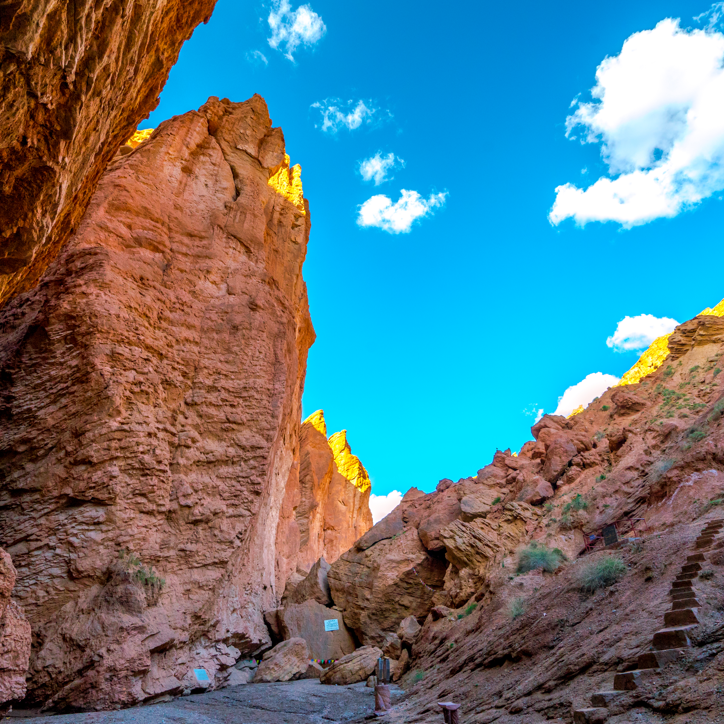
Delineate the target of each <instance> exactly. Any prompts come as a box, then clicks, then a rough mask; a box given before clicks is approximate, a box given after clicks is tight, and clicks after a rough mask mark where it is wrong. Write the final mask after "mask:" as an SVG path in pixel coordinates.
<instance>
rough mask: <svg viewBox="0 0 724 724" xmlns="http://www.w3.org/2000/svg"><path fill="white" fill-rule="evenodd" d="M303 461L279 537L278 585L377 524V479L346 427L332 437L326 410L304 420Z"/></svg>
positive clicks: (287, 500)
mask: <svg viewBox="0 0 724 724" xmlns="http://www.w3.org/2000/svg"><path fill="white" fill-rule="evenodd" d="M300 441H301V442H300V457H299V464H298V465H297V464H295V465H294V466H293V468H292V472H291V475H290V478H289V482H288V484H287V490H286V494H285V497H284V504H283V507H282V514H281V520H280V524H279V532H278V539H277V550H278V555H279V558H278V561H277V580H278V584H277V587H278V588H280V589H281V588H282V587H283V583H284V581H286V580H287V579H288V577H289V576H290V574H292V573H294V572H295V570H296V569H297V568H301V569H303V570H305V571H309V569H310V568H311V567H312V566H313V565H314V563H315V562H316V561H317V560H319V558H321V557H324V558H325V559H326V561H327V562H328V563H333V562H334V561H336V560H337V559H338V558H339V557H340V555H342V553H344V552H345V551H346V550H348V549H349V548H351V547H352V545H353V544H354V542H355V541H356V540H357V539H358V538H360V537H361V536H362V535H364V534H365V533H366V532H367V531H368V530H369V529H370V528H371V527H372V513H371V512H370V506H369V500H370V489H371V483H370V479H369V475H368V474H367V471H366V470H365V468H364V466H363V465H362V463H361V462H360V460H359V458H358V457H357V456H356V455H353V454H352V450H351V448H350V446H349V443H348V442H347V436H346V431H344V430H343V431H342V432H338V433H336V434H334V435H332V436H331V437H330V438H329V440H327V424H326V422H325V420H324V413H323V411H322V410H318V411H317V412H315V413H314V414H312V415H310V416H309V417H308V418H307V419H306V420H305V421H304V423H303V424H302V427H301V434H300Z"/></svg>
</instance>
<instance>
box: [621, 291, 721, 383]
mask: <svg viewBox="0 0 724 724" xmlns="http://www.w3.org/2000/svg"><path fill="white" fill-rule="evenodd" d="M702 315H707V316H711V317H724V299H722V300H721V302H719V304H717V305H716V307H714V308H713V309H712V308H711V307H707V308H706V309H704V310H703V311H701V312H699V314H697V315H696V316H697V317H700V316H702ZM670 336H671V333H669V334H665V335H663V336H662V337H658V338H657V339H655V340H654V341H653V342H652V343H651V346H650V347H649V348H648V349H647V350H646V351H645V352H644V353H643V354H642V355H641V357H639V360H638V362H637V363H636V364H635V365H634V366H633V367H632V368H631V369H630V370H629V371H628V372H627V373H626V374H625V375H624V376H623V377H622V378H621V381H620V382H619V383H618V386H619V387H621V386H623V385H634V384H636V383H637V382H641V380H642V379H643V378H644V377H647V376H648V375H650V374H651V373H652V372H656V370H657V369H659V367H661V365H662V364H664V361H665V360H666V358H667V357H668V356H669V337H670Z"/></svg>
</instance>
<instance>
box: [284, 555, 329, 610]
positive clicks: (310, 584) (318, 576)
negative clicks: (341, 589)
mask: <svg viewBox="0 0 724 724" xmlns="http://www.w3.org/2000/svg"><path fill="white" fill-rule="evenodd" d="M329 567H330V566H329V563H327V561H325V560H324V556H322V557H321V558H320V559H319V560H318V561H317V562H316V563H315V564H314V565H313V566H312V569H311V570H310V571H309V573H308V574H307V577H306V578H305V579H304V580H303V581H301V583H298V584H297V586H296V587H295V589H294V592H293V593H292V594H291V596H290V597H289V603H304V601H307V600H312V601H316V602H317V603H321V604H322V606H331V605H332V594H331V592H330V590H329V581H328V580H327V572H328V571H329Z"/></svg>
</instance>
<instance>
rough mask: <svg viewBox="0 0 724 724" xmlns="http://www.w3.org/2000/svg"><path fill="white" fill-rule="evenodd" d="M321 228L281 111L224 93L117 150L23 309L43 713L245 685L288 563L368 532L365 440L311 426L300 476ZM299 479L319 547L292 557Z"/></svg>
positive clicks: (1, 379)
mask: <svg viewBox="0 0 724 724" xmlns="http://www.w3.org/2000/svg"><path fill="white" fill-rule="evenodd" d="M126 150H130V149H126ZM309 231H310V217H309V208H308V204H307V202H306V200H304V198H303V195H302V188H301V180H300V169H299V167H298V166H296V167H291V168H290V166H289V158H288V156H286V155H285V149H284V138H283V135H282V132H281V130H280V129H278V128H272V124H271V120H270V119H269V115H268V112H267V108H266V105H265V103H264V101H263V100H262V99H261V98H260V97H259V96H255V97H254V98H252V99H251V100H249V101H247V102H245V103H240V104H234V103H230V102H229V101H226V100H224V101H219V100H218V99H215V98H212V99H210V100H209V101H208V102H207V103H206V104H205V105H204V106H203V107H202V108H201V109H200V110H199V111H198V112H191V113H187V114H185V115H183V116H180V117H177V118H174V119H172V120H170V121H167V122H165V123H163V124H162V125H161V126H160V127H159V128H158V129H156V131H155V132H154V133H153V135H152V136H151V138H150V139H149V140H147V141H146V142H144V143H141V144H140V145H138V146H137V147H136V148H135V150H132V151H131V152H130V153H125V154H119V155H118V157H117V158H116V160H115V161H114V162H113V164H112V165H111V166H110V167H109V169H108V171H107V172H106V174H105V175H104V177H103V179H102V181H101V183H100V184H99V186H98V190H97V192H96V194H95V195H94V197H93V200H92V202H91V205H90V207H89V209H88V212H87V214H86V215H85V217H84V219H83V221H82V223H81V225H80V227H79V229H78V231H77V233H76V234H75V235H74V236H73V237H71V239H70V240H69V242H68V244H67V245H66V247H65V248H64V249H63V251H62V252H61V254H60V255H59V256H58V258H57V259H56V260H55V261H54V262H53V263H52V264H51V266H50V267H49V269H48V270H47V272H46V273H45V274H44V276H43V278H42V279H41V281H40V284H39V286H38V287H37V288H35V289H33V290H31V291H29V292H26V293H23V294H21V295H19V296H18V297H16V298H15V299H14V300H12V301H11V302H10V303H9V304H8V305H7V306H6V307H5V309H4V310H3V311H2V313H1V314H0V417H1V418H2V420H3V424H2V428H1V429H0V480H2V483H0V544H2V545H3V546H4V547H6V548H7V550H8V552H9V553H10V555H11V556H12V558H13V561H14V563H15V566H16V568H17V571H18V579H17V584H16V595H17V597H18V599H19V600H20V601H21V602H22V605H23V606H24V609H25V611H26V614H27V616H28V619H29V620H30V622H31V624H32V628H33V636H34V651H33V657H32V661H31V666H30V674H29V681H28V684H29V701H33V702H40V703H43V704H45V705H47V706H49V707H52V708H56V709H62V708H68V707H72V708H99V707H112V706H119V705H120V706H126V705H130V704H134V703H138V702H141V701H147V700H151V699H153V698H155V697H159V696H162V695H165V694H175V693H180V692H182V691H189V690H193V689H196V688H206V687H209V686H211V687H216V686H221V685H224V683H225V682H226V681H228V679H229V676H230V674H232V673H233V671H234V670H233V668H232V667H233V666H234V664H235V663H236V662H237V660H239V659H241V658H243V657H244V656H248V655H249V654H251V653H254V652H256V651H258V650H260V649H262V648H264V647H267V646H269V645H270V638H269V633H268V631H267V628H266V625H265V624H264V621H263V612H264V611H265V610H268V609H273V608H274V607H275V606H276V605H278V602H279V600H280V597H281V594H282V591H283V587H284V583H285V574H282V573H280V568H279V561H280V560H282V559H283V560H284V561H285V564H284V565H285V566H287V568H288V569H291V570H294V569H295V568H297V566H298V564H301V566H302V567H305V566H306V568H308V567H309V561H310V560H312V558H314V559H315V560H316V557H318V556H319V555H321V554H322V553H324V554H329V555H330V556H332V557H334V556H335V555H338V553H339V551H340V549H341V547H343V546H345V545H346V544H347V541H349V540H353V539H354V538H355V537H356V536H357V535H358V534H359V533H361V532H363V531H364V530H366V528H367V527H369V524H370V523H371V521H370V520H369V508H368V507H367V500H368V497H369V488H368V487H367V488H365V487H364V485H362V484H360V483H359V481H358V480H357V478H356V477H355V474H353V473H354V471H352V469H351V468H350V470H348V471H347V472H346V474H347V475H348V476H349V477H347V478H345V477H344V475H342V473H341V472H340V470H341V469H342V465H341V462H342V461H343V460H344V461H346V462H349V455H351V453H349V451H348V449H347V448H345V446H344V445H342V446H341V448H340V450H339V451H338V453H337V454H335V453H334V452H333V450H332V448H331V447H330V445H329V444H328V443H327V441H326V439H324V438H323V437H322V440H314V441H312V438H313V437H314V436H315V434H316V435H318V433H317V430H316V428H314V426H313V425H312V424H311V423H310V424H308V425H306V426H305V428H304V430H303V431H302V436H303V439H304V441H305V442H304V450H305V451H306V452H305V453H304V455H303V457H302V460H301V465H300V464H299V462H300V458H299V456H300V417H301V394H302V389H303V383H304V373H305V365H306V358H307V350H308V348H309V346H310V345H311V344H312V342H313V340H314V331H313V329H312V325H311V321H310V318H309V312H308V305H307V294H306V287H305V284H304V281H303V279H302V263H303V261H304V257H305V254H306V247H307V242H308V238H309ZM308 440H309V442H308V443H307V441H308ZM325 446H326V450H325ZM325 456H326V457H325ZM319 460H322V467H324V465H325V464H326V468H324V470H321V471H320V470H318V468H317V467H315V466H316V465H317V463H318V462H319ZM325 460H326V463H325V462H324V461H325ZM335 461H337V462H335ZM352 467H353V466H352ZM360 467H361V466H360ZM362 470H363V468H362ZM357 472H359V471H357ZM317 475H319V477H315V476H317ZM295 476H298V478H299V483H298V485H299V488H300V489H301V491H302V492H301V494H300V499H301V501H302V502H301V503H300V504H298V505H297V506H296V507H297V510H296V511H295V510H294V506H292V513H293V517H294V522H295V524H296V525H297V527H298V528H299V529H300V530H302V531H303V532H304V536H305V537H304V539H303V543H302V544H301V546H299V545H297V547H296V548H295V547H294V546H293V545H292V546H291V547H289V546H288V547H287V548H286V549H285V551H284V552H283V555H282V552H279V555H278V552H277V545H276V543H277V540H279V539H280V538H282V537H284V535H285V534H286V533H287V532H288V529H289V524H290V521H289V520H287V519H286V518H285V517H284V515H281V518H280V511H281V510H282V504H283V502H284V500H285V495H286V493H287V490H288V489H290V486H289V481H290V480H295V479H296V477H295ZM290 490H291V489H290ZM291 492H292V493H293V491H291ZM290 494H291V493H290ZM325 496H326V497H325ZM333 496H337V497H333ZM339 496H341V497H339ZM300 506H301V507H300ZM347 506H349V510H348V509H347ZM300 540H301V536H300ZM300 556H301V557H300ZM287 564H288V565H287ZM195 669H204V670H205V671H206V674H207V675H208V677H209V681H205V680H204V676H203V674H202V675H201V677H199V676H197V675H196V674H195V672H194V670H195Z"/></svg>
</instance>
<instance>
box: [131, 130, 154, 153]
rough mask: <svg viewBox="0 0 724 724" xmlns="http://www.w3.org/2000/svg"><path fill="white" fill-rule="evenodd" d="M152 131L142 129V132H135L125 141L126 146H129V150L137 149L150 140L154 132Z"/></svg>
mask: <svg viewBox="0 0 724 724" xmlns="http://www.w3.org/2000/svg"><path fill="white" fill-rule="evenodd" d="M154 130H155V129H154V128H144V129H143V130H142V131H136V132H135V133H134V134H133V135H132V136H131V137H130V138H129V139H128V140H127V141H126V146H130V147H131V148H138V146H140V145H141V144H142V143H144V142H145V141H148V139H149V138H151V134H152V133H153V132H154Z"/></svg>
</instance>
